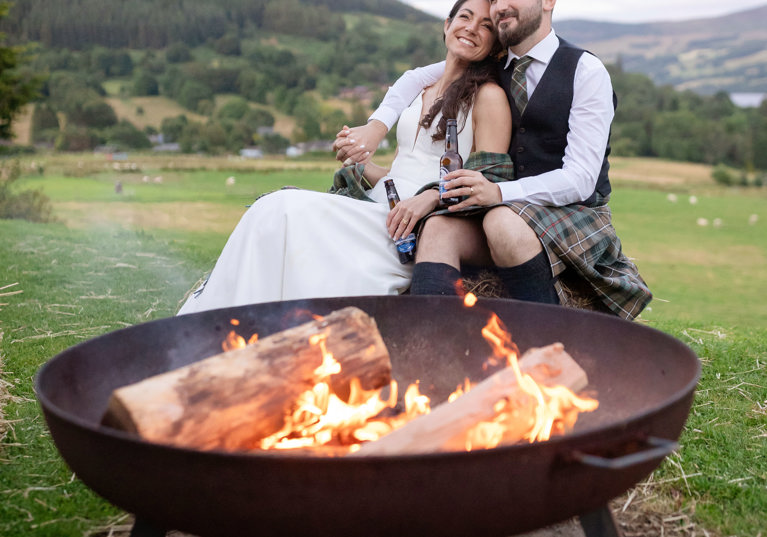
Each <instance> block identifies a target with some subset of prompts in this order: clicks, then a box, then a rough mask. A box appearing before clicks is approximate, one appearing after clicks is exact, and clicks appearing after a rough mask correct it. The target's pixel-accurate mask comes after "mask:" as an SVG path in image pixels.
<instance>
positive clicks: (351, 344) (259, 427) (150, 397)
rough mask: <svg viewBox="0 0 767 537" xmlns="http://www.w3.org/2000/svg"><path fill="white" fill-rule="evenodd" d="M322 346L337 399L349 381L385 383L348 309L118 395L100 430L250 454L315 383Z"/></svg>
mask: <svg viewBox="0 0 767 537" xmlns="http://www.w3.org/2000/svg"><path fill="white" fill-rule="evenodd" d="M318 336H319V339H320V340H324V343H323V342H322V341H320V342H318V341H317V337H318ZM310 340H312V342H311V343H310ZM322 347H324V350H326V351H327V352H329V353H332V355H333V356H334V357H335V359H336V361H337V362H339V363H340V365H341V370H340V372H338V373H335V374H333V375H332V376H330V383H331V385H332V387H333V389H334V391H335V392H336V393H337V394H339V395H342V394H348V393H349V390H350V383H351V380H352V379H355V378H357V379H359V381H360V384H361V385H362V387H363V388H365V389H368V390H373V389H378V388H382V387H384V386H387V385H388V384H389V383H390V380H391V361H390V359H389V353H388V351H387V349H386V346H385V345H384V342H383V339H382V337H381V335H380V333H379V331H378V327H377V325H376V323H375V320H374V319H373V318H371V317H370V316H368V315H367V314H366V313H365V312H363V311H362V310H360V309H358V308H354V307H349V308H344V309H341V310H338V311H336V312H333V313H331V314H329V315H327V316H325V317H324V318H321V319H319V320H315V321H312V322H309V323H306V324H303V325H301V326H297V327H294V328H290V329H288V330H285V331H282V332H279V333H276V334H273V335H271V336H268V337H265V338H263V339H260V340H258V341H256V342H255V343H253V344H251V345H248V346H246V347H244V348H241V349H236V350H232V351H228V352H225V353H222V354H218V355H216V356H213V357H210V358H207V359H205V360H202V361H200V362H197V363H194V364H191V365H189V366H186V367H182V368H180V369H177V370H174V371H170V372H168V373H165V374H162V375H158V376H155V377H151V378H148V379H146V380H143V381H141V382H138V383H136V384H132V385H129V386H125V387H122V388H119V389H117V390H115V391H114V392H113V394H112V397H111V399H110V401H109V406H108V409H107V412H106V414H105V416H104V419H103V421H102V423H103V424H104V425H108V426H111V427H114V428H118V429H122V430H126V431H129V432H134V433H138V434H139V435H140V436H141V437H142V438H144V439H146V440H149V441H154V442H160V443H168V444H172V445H177V446H183V447H192V448H198V449H225V450H248V449H253V448H255V447H257V446H258V442H259V440H260V439H262V438H264V437H266V436H269V435H271V434H273V433H275V432H276V431H279V430H280V428H281V427H282V426H283V423H284V419H285V416H286V415H287V414H288V413H289V412H290V410H291V407H292V406H293V405H294V403H295V401H296V399H297V398H298V396H299V395H300V394H301V393H303V392H305V391H306V390H309V389H311V388H312V386H314V384H315V383H316V382H317V376H318V368H320V367H321V366H322V365H323V363H324V362H323V360H324V358H325V356H324V354H325V353H324V352H323V348H322Z"/></svg>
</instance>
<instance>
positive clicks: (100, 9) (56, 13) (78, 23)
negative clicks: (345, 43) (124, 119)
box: [0, 0, 435, 49]
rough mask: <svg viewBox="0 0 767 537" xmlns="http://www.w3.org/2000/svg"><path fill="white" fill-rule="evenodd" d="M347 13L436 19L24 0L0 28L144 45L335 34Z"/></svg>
mask: <svg viewBox="0 0 767 537" xmlns="http://www.w3.org/2000/svg"><path fill="white" fill-rule="evenodd" d="M348 13H366V14H369V15H380V16H383V17H388V18H392V19H397V20H403V21H409V22H413V23H418V22H428V21H434V20H435V19H434V18H433V17H431V16H429V15H426V14H425V13H423V12H421V11H418V10H416V9H414V8H412V7H410V6H407V5H405V4H402V3H400V2H398V1H396V0H219V1H216V2H211V1H210V0H131V1H130V2H125V1H124V0H23V1H19V2H17V3H16V5H15V6H14V8H13V10H12V11H11V13H10V15H9V17H8V18H7V19H6V20H5V21H4V22H3V24H2V25H0V30H2V31H5V32H7V33H8V34H9V35H10V36H12V37H13V38H14V39H15V40H17V41H36V42H39V43H41V44H42V45H43V46H45V47H66V48H69V49H83V48H88V47H90V46H93V45H101V46H104V47H109V48H140V49H143V48H163V47H166V46H168V45H170V44H172V43H175V42H179V41H181V42H184V43H186V44H187V45H189V46H196V45H200V44H202V43H205V42H206V41H208V40H210V39H219V38H221V37H223V36H224V35H226V34H228V33H235V34H242V33H245V34H251V35H252V34H253V33H254V32H257V31H258V30H262V31H267V32H277V33H281V34H287V35H296V36H303V37H313V38H320V39H332V38H334V37H339V36H340V35H342V34H343V33H344V31H345V30H346V28H345V23H344V19H343V17H342V16H341V14H348Z"/></svg>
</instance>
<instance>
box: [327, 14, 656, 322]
mask: <svg viewBox="0 0 767 537" xmlns="http://www.w3.org/2000/svg"><path fill="white" fill-rule="evenodd" d="M489 1H490V16H491V17H492V19H493V21H494V23H495V24H496V26H497V29H498V34H499V39H500V41H501V43H502V44H503V45H504V47H505V48H506V49H507V51H508V56H507V57H504V58H502V59H500V60H499V78H500V83H501V85H502V87H504V89H505V90H506V93H507V96H508V98H509V102H510V104H511V110H512V139H511V146H510V147H509V155H510V156H511V159H512V161H513V163H514V168H515V180H514V181H507V182H503V183H491V182H489V181H487V180H486V179H485V178H484V176H482V174H481V173H479V172H476V171H470V170H458V171H456V172H453V173H451V174H450V175H449V176H448V178H449V179H451V183H450V184H449V186H450V188H453V189H455V191H454V192H451V193H448V194H446V196H467V199H466V200H465V201H463V202H462V203H461V204H459V205H456V206H453V207H452V208H451V211H456V210H460V209H462V208H464V207H467V206H469V205H484V206H488V207H493V208H491V209H490V210H489V211H488V212H487V213H486V215H485V216H484V218H483V220H482V231H483V232H484V238H485V241H486V247H487V248H486V251H488V252H489V256H490V258H491V260H492V263H493V264H494V265H495V266H496V267H497V271H498V273H499V275H500V276H501V279H502V281H503V283H504V287H505V289H506V293H507V295H508V296H510V297H512V298H517V299H521V300H529V301H535V302H545V303H554V304H557V303H560V302H561V298H562V297H563V294H564V292H565V291H564V290H563V288H562V286H561V284H560V282H559V281H558V279H559V276H560V275H563V273H566V275H568V276H572V277H574V278H575V279H576V280H580V282H581V283H583V282H585V283H586V284H587V285H586V286H587V288H588V289H589V292H592V293H594V294H595V295H596V296H597V297H598V298H599V299H600V300H601V302H602V303H603V304H604V305H605V306H607V307H608V308H609V310H610V311H611V312H613V313H615V314H616V315H619V316H622V317H624V318H634V317H636V316H637V315H638V314H639V313H640V312H641V311H642V309H643V308H644V307H645V306H646V305H647V303H649V301H650V300H651V294H650V292H649V290H648V289H647V286H646V284H645V283H644V281H643V280H642V279H641V277H640V276H639V274H638V271H637V269H636V267H635V266H634V264H633V263H631V262H630V261H629V260H628V259H627V258H626V257H625V256H624V255H623V253H622V251H621V245H620V240H619V239H618V237H617V236H616V235H615V232H614V229H613V228H612V224H611V222H610V212H609V208H608V207H607V201H608V199H609V195H610V191H611V188H610V181H609V178H608V169H609V164H608V160H607V157H608V155H609V153H610V146H609V135H610V125H611V123H612V119H613V116H614V111H615V104H616V103H615V100H614V99H615V98H614V94H613V90H612V84H611V82H610V76H609V74H608V72H607V70H606V69H605V67H604V65H603V64H602V63H601V62H600V61H599V60H598V59H597V58H596V57H595V56H593V55H591V54H589V53H587V52H585V51H584V50H582V49H579V48H577V47H574V46H573V45H571V44H569V43H567V42H566V41H563V40H560V39H559V38H558V37H557V35H556V34H555V32H554V31H553V29H552V25H551V18H552V12H553V9H554V6H555V4H556V0H489ZM442 69H443V66H442V65H441V64H435V65H431V66H428V67H424V68H419V69H415V70H412V71H408V72H407V73H405V75H403V76H402V77H401V78H400V79H399V80H398V81H397V82H396V83H395V84H394V86H393V87H392V88H391V89H390V90H389V92H388V93H387V95H386V97H385V99H384V101H383V103H382V104H381V106H380V107H379V109H378V110H377V111H376V112H375V113H374V114H373V116H371V121H370V122H369V123H368V124H367V125H366V126H363V127H356V128H355V129H351V130H350V133H349V134H348V135H347V136H346V137H345V138H343V137H341V138H339V139H338V140H336V147H338V148H339V152H338V158H339V159H340V160H345V159H346V158H352V159H353V160H363V159H365V158H369V154H368V151H369V148H375V147H377V143H378V141H380V140H381V139H382V137H383V136H384V135H385V132H386V130H388V129H389V128H391V126H392V125H393V124H394V123H395V122H396V120H397V117H398V116H399V114H400V113H401V111H402V110H403V109H404V108H405V107H406V106H407V105H408V104H409V103H410V102H412V100H413V99H414V98H415V97H416V96H417V95H418V93H419V92H420V91H421V89H422V88H423V87H425V86H427V85H430V84H431V83H433V82H434V80H436V78H437V77H438V76H439V74H440V73H441V71H442ZM352 140H353V141H352ZM366 147H367V148H368V149H367V150H366V149H365V148H366ZM501 204H502V205H501ZM475 242H476V240H475V235H472V234H471V233H468V232H467V226H466V224H465V219H460V218H451V217H444V216H443V217H439V216H437V217H432V218H429V219H428V220H427V221H426V223H425V225H424V228H423V230H422V234H421V237H420V238H419V249H418V252H417V257H416V261H417V264H416V266H415V269H414V274H413V282H412V286H411V293H413V294H455V284H454V282H455V281H456V280H460V278H461V275H460V267H461V264H462V263H466V262H471V261H472V259H471V258H472V255H474V254H475V253H476V250H477V248H476V245H475V244H474V243H475Z"/></svg>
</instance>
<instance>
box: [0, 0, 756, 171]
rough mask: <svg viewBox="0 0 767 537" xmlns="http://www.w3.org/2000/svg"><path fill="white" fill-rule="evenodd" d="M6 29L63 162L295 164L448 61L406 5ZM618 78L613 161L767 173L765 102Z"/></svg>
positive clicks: (104, 7) (436, 30)
mask: <svg viewBox="0 0 767 537" xmlns="http://www.w3.org/2000/svg"><path fill="white" fill-rule="evenodd" d="M0 26H2V28H4V29H5V31H6V32H8V39H9V40H10V41H11V42H22V41H25V40H28V39H36V40H37V41H38V42H39V45H37V50H36V54H35V57H34V59H33V60H32V61H31V62H30V63H29V64H28V65H27V66H26V68H27V69H29V70H31V71H33V72H34V73H38V74H41V75H42V76H43V77H44V78H45V83H44V84H43V86H42V88H41V91H40V93H41V98H40V99H39V100H38V102H37V103H36V104H35V105H34V110H33V112H32V113H31V121H30V122H29V124H30V129H29V131H30V132H31V137H30V139H29V140H28V141H26V142H25V143H30V144H34V145H38V146H42V147H53V148H56V149H58V150H64V151H83V150H91V149H93V148H96V147H98V146H107V147H109V148H114V149H124V150H127V149H142V148H149V147H151V146H152V143H157V140H158V139H157V138H155V136H158V137H159V135H162V137H161V139H162V141H163V142H165V143H175V144H178V146H179V148H180V150H181V151H187V152H206V153H226V152H229V153H236V152H238V151H240V150H241V149H243V148H245V147H249V146H258V147H259V148H260V149H261V150H262V151H264V152H267V153H268V152H284V150H285V149H286V148H287V147H288V145H289V144H295V143H298V142H304V141H313V140H325V141H327V140H331V139H332V138H333V136H334V135H335V133H336V132H337V131H338V130H339V129H340V128H341V126H342V125H344V124H360V123H362V122H364V121H365V120H366V118H367V116H368V114H369V112H370V111H371V108H372V107H373V106H376V104H377V102H378V101H379V100H380V98H381V97H382V96H383V93H384V91H385V90H386V88H387V86H388V85H389V84H390V83H391V82H392V81H394V80H395V79H396V77H397V76H399V75H400V74H401V73H402V72H403V71H404V70H405V69H408V68H410V67H411V66H416V65H424V64H426V63H430V62H432V61H435V60H439V59H441V58H443V57H444V44H443V42H442V32H441V23H440V22H439V21H437V20H436V19H434V18H432V17H429V16H427V15H424V14H421V13H419V12H417V11H415V10H413V9H412V8H410V7H407V6H405V5H404V4H400V3H399V2H395V1H393V0H389V1H375V0H366V1H356V2H351V1H349V0H343V1H333V0H314V1H309V0H279V1H277V0H273V1H269V0H247V1H246V0H220V1H218V2H208V1H207V0H153V1H149V0H132V1H131V2H118V1H116V0H71V1H58V2H53V1H52V0H27V1H25V2H24V3H23V4H22V3H21V2H20V3H19V4H17V5H15V6H14V7H13V8H12V10H11V12H10V14H9V17H8V20H7V21H4V23H3V24H2V25H0ZM35 32H38V33H37V34H36V33H35ZM609 68H610V71H611V75H612V78H613V85H614V87H615V91H616V94H617V95H618V101H619V106H618V111H617V115H616V119H615V122H614V124H613V138H612V146H613V151H614V154H615V155H622V156H654V157H662V158H669V159H674V160H683V161H690V162H701V163H707V164H715V165H716V164H723V165H728V166H734V167H737V168H740V169H741V170H744V172H743V175H742V176H743V177H746V175H748V176H749V177H753V174H752V173H751V171H752V170H754V169H757V170H767V104H765V105H762V106H761V108H759V109H755V108H751V109H742V108H738V107H737V106H735V105H734V104H733V103H732V101H731V100H730V98H729V96H728V95H727V93H724V92H718V93H715V94H713V95H701V94H699V93H695V92H692V91H678V90H677V89H674V88H673V87H672V86H669V85H657V84H655V83H654V82H653V81H652V80H651V78H649V77H648V76H647V75H646V74H640V73H636V72H631V69H629V68H627V66H626V65H625V64H624V63H623V62H616V63H615V64H612V65H609ZM150 137H151V141H150ZM746 172H748V173H746ZM722 177H723V180H726V181H731V182H732V181H742V180H743V179H742V178H741V177H740V176H729V177H727V176H725V175H724V174H722Z"/></svg>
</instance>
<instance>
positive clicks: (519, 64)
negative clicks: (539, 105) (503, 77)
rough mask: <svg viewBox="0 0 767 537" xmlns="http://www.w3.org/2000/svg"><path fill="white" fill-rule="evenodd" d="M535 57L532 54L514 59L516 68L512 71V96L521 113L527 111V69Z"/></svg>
mask: <svg viewBox="0 0 767 537" xmlns="http://www.w3.org/2000/svg"><path fill="white" fill-rule="evenodd" d="M532 61H533V59H532V58H531V57H530V56H522V57H521V58H518V59H516V60H514V70H513V71H512V73H511V96H512V98H513V99H514V104H516V105H517V110H519V113H520V114H524V113H525V107H526V106H527V77H526V76H525V71H527V68H528V67H530V64H531V63H532Z"/></svg>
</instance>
